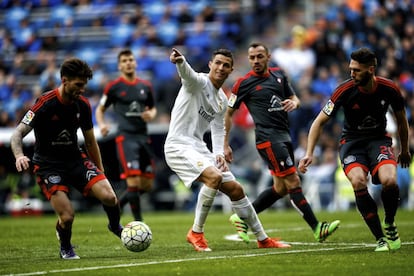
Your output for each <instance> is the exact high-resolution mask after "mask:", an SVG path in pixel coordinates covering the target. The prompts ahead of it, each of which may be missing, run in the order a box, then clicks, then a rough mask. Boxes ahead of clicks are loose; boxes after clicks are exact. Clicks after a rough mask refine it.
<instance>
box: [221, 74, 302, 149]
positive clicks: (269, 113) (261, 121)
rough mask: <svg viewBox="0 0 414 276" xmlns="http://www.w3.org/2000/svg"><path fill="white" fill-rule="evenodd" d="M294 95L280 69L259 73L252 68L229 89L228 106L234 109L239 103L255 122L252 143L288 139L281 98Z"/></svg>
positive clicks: (289, 139)
mask: <svg viewBox="0 0 414 276" xmlns="http://www.w3.org/2000/svg"><path fill="white" fill-rule="evenodd" d="M293 95H295V91H294V90H293V88H292V86H291V85H290V83H289V81H288V79H287V77H286V75H285V74H284V72H283V71H282V70H281V69H279V68H276V67H273V68H269V71H268V72H267V73H266V74H265V75H263V76H261V75H257V74H256V73H254V72H253V71H250V72H248V73H247V74H246V75H245V76H244V77H242V78H239V79H238V80H237V81H236V83H235V84H234V85H233V88H232V95H231V97H230V99H229V106H230V107H231V108H235V109H238V108H239V107H240V104H241V103H242V102H244V103H245V105H246V107H247V108H248V110H249V112H250V114H251V116H252V118H253V120H254V123H255V125H256V143H257V144H260V143H263V142H265V141H269V140H273V139H275V140H277V141H278V142H288V141H291V138H290V134H289V121H288V114H287V112H286V111H284V110H283V107H282V101H284V100H286V99H288V98H290V97H291V96H293Z"/></svg>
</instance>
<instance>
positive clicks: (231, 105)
mask: <svg viewBox="0 0 414 276" xmlns="http://www.w3.org/2000/svg"><path fill="white" fill-rule="evenodd" d="M236 100H237V95H235V94H231V95H230V98H229V106H230V107H233V105H234V103H235V102H236Z"/></svg>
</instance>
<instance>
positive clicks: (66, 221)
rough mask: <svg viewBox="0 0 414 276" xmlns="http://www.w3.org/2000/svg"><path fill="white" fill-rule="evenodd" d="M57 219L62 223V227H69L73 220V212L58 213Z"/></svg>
mask: <svg viewBox="0 0 414 276" xmlns="http://www.w3.org/2000/svg"><path fill="white" fill-rule="evenodd" d="M59 220H60V222H61V224H63V228H65V229H66V228H68V227H71V226H72V224H73V221H74V220H75V214H74V213H71V212H64V213H62V214H60V215H59Z"/></svg>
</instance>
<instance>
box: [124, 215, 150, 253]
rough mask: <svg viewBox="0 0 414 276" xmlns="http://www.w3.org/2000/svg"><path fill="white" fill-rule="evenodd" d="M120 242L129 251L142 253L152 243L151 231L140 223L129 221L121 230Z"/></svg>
mask: <svg viewBox="0 0 414 276" xmlns="http://www.w3.org/2000/svg"><path fill="white" fill-rule="evenodd" d="M121 241H122V243H123V244H124V246H125V247H126V248H127V249H128V250H129V251H132V252H141V251H144V250H146V249H147V248H148V247H149V246H150V244H151V241H152V232H151V229H150V228H149V226H148V225H147V224H145V223H143V222H142V221H131V222H130V223H128V224H127V225H125V227H124V229H123V230H122V233H121Z"/></svg>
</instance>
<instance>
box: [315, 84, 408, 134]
mask: <svg viewBox="0 0 414 276" xmlns="http://www.w3.org/2000/svg"><path fill="white" fill-rule="evenodd" d="M340 107H342V108H343V112H344V117H345V118H344V126H343V133H342V138H346V139H355V138H365V139H367V138H368V139H370V138H373V137H382V136H384V135H385V134H386V126H387V119H386V113H387V111H388V110H389V107H392V110H393V111H401V110H403V109H404V98H403V95H402V94H401V91H400V89H399V88H398V87H397V86H396V85H395V83H394V82H392V81H391V80H389V79H386V78H382V77H376V86H375V87H374V89H373V91H371V92H366V91H363V90H362V89H361V88H359V87H357V86H356V85H355V84H354V81H353V80H352V79H349V80H346V81H345V82H343V83H342V84H340V85H339V86H338V87H337V88H336V89H335V91H334V93H333V94H332V96H331V99H330V100H329V101H328V102H327V103H326V105H325V107H324V108H323V112H324V113H325V114H326V115H328V116H334V115H335V114H336V113H337V112H338V110H339V108H340Z"/></svg>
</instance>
